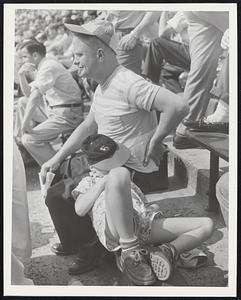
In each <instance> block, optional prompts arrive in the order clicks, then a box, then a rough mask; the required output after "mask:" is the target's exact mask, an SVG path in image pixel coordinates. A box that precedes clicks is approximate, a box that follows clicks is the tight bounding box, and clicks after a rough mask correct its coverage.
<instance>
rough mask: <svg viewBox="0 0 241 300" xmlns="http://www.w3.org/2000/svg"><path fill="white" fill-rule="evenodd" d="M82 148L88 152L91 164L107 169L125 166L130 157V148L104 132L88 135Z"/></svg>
mask: <svg viewBox="0 0 241 300" xmlns="http://www.w3.org/2000/svg"><path fill="white" fill-rule="evenodd" d="M81 150H82V151H83V152H84V153H85V154H86V156H87V159H88V162H89V164H90V165H94V167H96V168H98V169H101V170H106V171H109V170H111V169H113V168H117V167H121V166H123V165H124V164H125V163H126V162H127V161H128V159H129V157H130V150H129V149H128V148H126V147H125V146H124V145H123V144H119V143H116V142H115V141H114V140H112V139H111V138H109V137H108V136H106V135H103V134H93V135H90V136H88V137H87V138H86V139H85V140H84V141H83V143H82V145H81Z"/></svg>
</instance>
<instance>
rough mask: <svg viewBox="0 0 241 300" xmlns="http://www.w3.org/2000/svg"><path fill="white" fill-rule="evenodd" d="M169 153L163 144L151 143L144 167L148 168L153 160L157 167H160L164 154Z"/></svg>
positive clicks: (148, 146)
mask: <svg viewBox="0 0 241 300" xmlns="http://www.w3.org/2000/svg"><path fill="white" fill-rule="evenodd" d="M166 151H168V150H167V148H166V146H165V145H163V143H162V141H161V142H156V143H154V142H152V141H150V142H149V144H148V145H147V147H146V153H145V158H144V161H143V166H145V167H146V166H147V165H148V163H149V161H150V159H152V160H153V161H154V162H155V164H156V165H157V166H159V165H160V161H161V159H162V158H163V155H164V153H165V152H166Z"/></svg>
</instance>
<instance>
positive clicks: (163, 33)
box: [160, 24, 176, 39]
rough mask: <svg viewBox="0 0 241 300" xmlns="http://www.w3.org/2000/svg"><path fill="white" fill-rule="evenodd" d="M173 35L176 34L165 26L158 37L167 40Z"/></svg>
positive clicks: (168, 26) (169, 27)
mask: <svg viewBox="0 0 241 300" xmlns="http://www.w3.org/2000/svg"><path fill="white" fill-rule="evenodd" d="M174 33H176V31H175V30H174V29H173V28H172V27H171V26H170V25H169V24H167V25H166V26H165V28H164V29H163V31H161V32H160V37H163V38H168V39H169V38H170V37H171V36H172V34H174Z"/></svg>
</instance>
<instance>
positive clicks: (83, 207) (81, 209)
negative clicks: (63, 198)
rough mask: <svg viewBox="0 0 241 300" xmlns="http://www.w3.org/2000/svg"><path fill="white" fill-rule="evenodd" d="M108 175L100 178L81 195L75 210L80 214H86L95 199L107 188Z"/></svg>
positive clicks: (76, 202)
mask: <svg viewBox="0 0 241 300" xmlns="http://www.w3.org/2000/svg"><path fill="white" fill-rule="evenodd" d="M105 182H106V176H104V177H103V178H101V179H99V180H98V181H97V183H96V184H95V185H93V186H92V188H91V189H90V190H89V191H88V192H87V193H86V194H84V195H79V196H78V198H77V199H76V201H75V211H76V214H77V215H79V216H84V215H86V214H87V213H88V212H89V211H90V209H91V208H92V206H93V204H94V203H95V201H96V200H97V199H98V197H99V196H100V194H101V193H102V192H103V191H104V189H105Z"/></svg>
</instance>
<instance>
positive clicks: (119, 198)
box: [105, 168, 137, 244]
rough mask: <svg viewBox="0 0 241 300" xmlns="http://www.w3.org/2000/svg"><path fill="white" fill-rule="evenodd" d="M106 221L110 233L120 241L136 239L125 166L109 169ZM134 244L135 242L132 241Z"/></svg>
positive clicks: (106, 192) (127, 174)
mask: <svg viewBox="0 0 241 300" xmlns="http://www.w3.org/2000/svg"><path fill="white" fill-rule="evenodd" d="M105 201H106V202H105V206H106V216H107V222H108V226H109V229H110V232H111V234H112V235H113V236H114V237H116V238H118V239H120V243H121V242H122V241H128V240H130V242H131V243H132V241H133V242H134V241H137V238H136V236H135V234H134V228H133V205H132V198H131V185H130V174H129V171H128V170H127V169H126V168H116V169H113V170H111V171H110V173H109V175H108V180H107V183H106V188H105ZM134 243H135V244H136V242H134Z"/></svg>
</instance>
